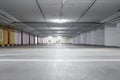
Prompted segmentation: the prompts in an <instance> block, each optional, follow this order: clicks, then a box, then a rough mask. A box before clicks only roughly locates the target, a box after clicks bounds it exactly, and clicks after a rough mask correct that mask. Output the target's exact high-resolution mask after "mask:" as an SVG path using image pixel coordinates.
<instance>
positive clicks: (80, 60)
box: [0, 45, 120, 80]
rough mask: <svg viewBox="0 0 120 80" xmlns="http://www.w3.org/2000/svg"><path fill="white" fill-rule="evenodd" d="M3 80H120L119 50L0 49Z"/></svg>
mask: <svg viewBox="0 0 120 80" xmlns="http://www.w3.org/2000/svg"><path fill="white" fill-rule="evenodd" d="M0 80H120V49H119V48H105V47H104V48H103V47H96V46H92V47H90V46H75V45H49V46H46V45H44V46H41V45H39V46H24V47H17V48H16V47H14V48H1V49H0Z"/></svg>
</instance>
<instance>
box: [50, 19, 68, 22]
mask: <svg viewBox="0 0 120 80" xmlns="http://www.w3.org/2000/svg"><path fill="white" fill-rule="evenodd" d="M51 22H54V23H66V22H68V20H67V19H54V20H51Z"/></svg>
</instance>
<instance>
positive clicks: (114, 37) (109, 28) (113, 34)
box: [105, 24, 120, 46]
mask: <svg viewBox="0 0 120 80" xmlns="http://www.w3.org/2000/svg"><path fill="white" fill-rule="evenodd" d="M119 35H120V34H119V32H118V30H117V26H116V25H115V24H114V25H113V24H111V25H110V24H109V25H105V46H117V45H118V44H120V43H119V42H120V40H119V39H118V36H119Z"/></svg>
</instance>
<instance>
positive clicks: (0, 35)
mask: <svg viewBox="0 0 120 80" xmlns="http://www.w3.org/2000/svg"><path fill="white" fill-rule="evenodd" d="M2 41H3V30H2V29H0V42H2Z"/></svg>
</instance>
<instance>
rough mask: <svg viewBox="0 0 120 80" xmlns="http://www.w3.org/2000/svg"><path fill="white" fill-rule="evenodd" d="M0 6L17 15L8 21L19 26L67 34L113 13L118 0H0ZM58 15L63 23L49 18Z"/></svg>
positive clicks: (38, 32)
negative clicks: (64, 21)
mask: <svg viewBox="0 0 120 80" xmlns="http://www.w3.org/2000/svg"><path fill="white" fill-rule="evenodd" d="M0 9H2V10H3V11H5V12H7V13H8V14H9V15H11V16H13V17H14V18H16V19H18V20H19V21H17V20H14V21H11V23H12V24H16V25H21V24H22V25H21V26H23V27H21V30H25V28H24V25H27V26H28V27H29V28H27V29H26V30H25V31H30V32H31V33H32V34H34V35H37V36H49V35H51V36H57V35H61V36H67V37H70V36H72V35H73V34H75V33H77V32H80V31H83V30H84V29H85V28H90V27H93V26H96V25H99V24H101V23H100V22H101V21H102V20H104V19H106V18H107V17H109V16H112V15H113V14H115V13H117V10H119V9H120V0H0ZM59 19H61V20H66V21H67V23H62V24H61V23H53V22H52V21H54V20H59ZM23 24H24V25H23Z"/></svg>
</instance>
